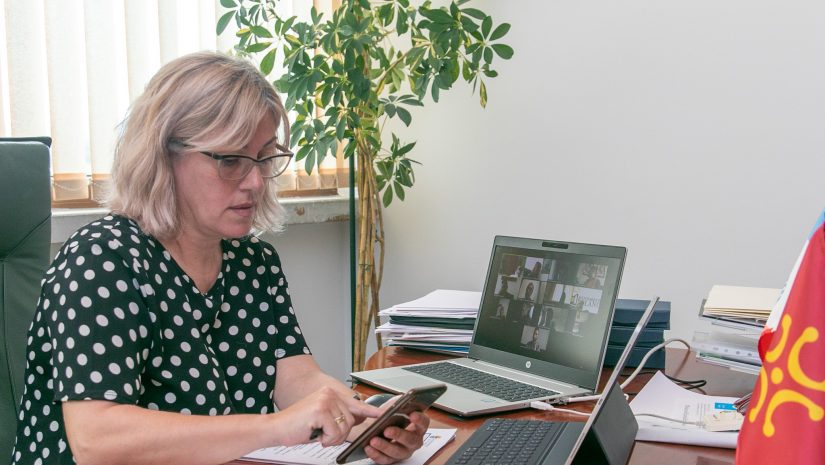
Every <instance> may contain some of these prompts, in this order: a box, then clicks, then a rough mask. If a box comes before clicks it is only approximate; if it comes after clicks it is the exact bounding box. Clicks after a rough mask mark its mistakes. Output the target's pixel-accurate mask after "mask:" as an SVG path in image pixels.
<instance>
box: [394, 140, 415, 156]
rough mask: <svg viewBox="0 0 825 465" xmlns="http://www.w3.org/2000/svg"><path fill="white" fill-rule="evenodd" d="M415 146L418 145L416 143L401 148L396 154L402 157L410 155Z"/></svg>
mask: <svg viewBox="0 0 825 465" xmlns="http://www.w3.org/2000/svg"><path fill="white" fill-rule="evenodd" d="M415 144H416V142H410V143H409V144H407V145H405V146H403V147H401V148H400V149H398V151H397V152H395V153H396V155H398V156H401V155H405V154H407V153H409V151H410V150H412V149H413V147H415Z"/></svg>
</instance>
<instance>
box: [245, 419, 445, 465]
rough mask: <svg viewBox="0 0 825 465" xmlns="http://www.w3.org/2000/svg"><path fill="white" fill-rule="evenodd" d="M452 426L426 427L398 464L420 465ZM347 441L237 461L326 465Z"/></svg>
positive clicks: (361, 464) (274, 450)
mask: <svg viewBox="0 0 825 465" xmlns="http://www.w3.org/2000/svg"><path fill="white" fill-rule="evenodd" d="M455 431H456V430H455V429H435V428H430V429H429V430H427V432H426V433H425V434H424V445H423V446H422V447H421V449H418V450H417V451H415V453H413V455H412V457H410V458H408V459H407V460H404V461H403V462H398V463H399V465H401V464H403V465H424V463H425V462H426V461H427V460H429V459H430V457H432V456H433V455H435V453H436V452H438V450H439V449H441V448H442V447H444V446H445V445H446V444H447V443H448V442H450V441H452V440H453V438H455ZM348 445H349V443H348V442H345V443H344V444H341V445H338V446H332V447H322V446H321V444H319V443H317V442H311V443H309V444H299V445H297V446H292V447H284V446H281V447H267V448H265V449H258V450H256V451H254V452H250V453H249V454H247V455H245V456H244V457H242V458H241V460H246V461H251V462H263V463H272V462H275V463H284V464H295V465H330V464H334V463H335V457H337V456H338V454H340V453H341V452H342V451H343V450H344V449H346V447H347V446H348ZM349 463H350V464H352V465H373V464H375V462H373V461H372V460H370V459H364V460H358V461H355V462H349Z"/></svg>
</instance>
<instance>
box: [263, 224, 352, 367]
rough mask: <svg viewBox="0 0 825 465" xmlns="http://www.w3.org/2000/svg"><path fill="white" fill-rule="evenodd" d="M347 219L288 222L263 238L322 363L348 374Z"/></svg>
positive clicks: (350, 354)
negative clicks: (275, 255)
mask: <svg viewBox="0 0 825 465" xmlns="http://www.w3.org/2000/svg"><path fill="white" fill-rule="evenodd" d="M348 225H349V223H348V222H345V221H344V222H332V223H319V224H290V225H288V226H287V228H286V230H285V231H284V232H283V233H281V234H278V235H271V234H268V235H265V236H264V237H263V239H265V240H266V241H268V242H270V243H271V244H272V245H274V246H275V249H276V250H277V251H278V254H279V255H280V257H281V263H282V264H283V267H284V273H285V274H286V277H287V280H288V281H289V295H290V296H291V297H292V306H293V308H294V309H295V313H296V315H297V316H298V322H299V323H300V325H301V331H302V332H303V333H304V336H306V338H307V342H308V343H309V348H310V350H311V351H312V353H313V355H314V356H315V360H316V361H317V362H318V364H319V365H320V366H321V368H322V369H323V370H324V371H326V372H327V373H329V374H331V375H332V376H334V377H336V378H338V379H340V380H346V379H348V378H349V373H350V370H349V368H350V367H351V366H352V365H351V356H352V350H351V347H352V344H351V343H350V338H351V334H352V331H351V329H350V286H349V230H348Z"/></svg>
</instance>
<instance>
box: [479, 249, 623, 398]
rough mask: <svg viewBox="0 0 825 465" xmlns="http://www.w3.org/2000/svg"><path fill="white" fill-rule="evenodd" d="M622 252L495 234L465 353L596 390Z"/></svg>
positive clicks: (611, 317) (616, 289) (611, 318)
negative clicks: (479, 302)
mask: <svg viewBox="0 0 825 465" xmlns="http://www.w3.org/2000/svg"><path fill="white" fill-rule="evenodd" d="M626 254H627V250H626V249H625V248H624V247H615V246H606V245H595V244H580V243H575V242H563V241H549V240H541V239H525V238H516V237H507V236H496V238H495V241H494V243H493V251H492V254H491V256H490V264H489V266H488V269H487V278H486V282H485V284H484V289H483V292H482V298H481V305H480V307H479V314H478V319H477V320H476V325H475V329H474V331H473V341H472V343H471V344H470V353H469V356H470V358H474V359H479V360H483V361H486V362H490V363H494V364H497V365H502V366H505V367H508V368H513V369H516V370H521V371H525V372H529V373H531V374H535V375H538V376H542V377H547V378H553V379H557V380H560V381H563V382H566V383H569V384H573V385H576V386H581V387H583V388H585V389H588V390H590V391H595V389H596V386H597V383H598V380H599V374H600V373H601V367H602V363H603V361H604V355H605V346H606V344H607V338H608V333H609V330H610V323H611V321H612V320H613V307H614V304H615V300H616V294H617V291H618V288H619V281H620V279H621V274H622V269H623V267H624V260H625V256H626Z"/></svg>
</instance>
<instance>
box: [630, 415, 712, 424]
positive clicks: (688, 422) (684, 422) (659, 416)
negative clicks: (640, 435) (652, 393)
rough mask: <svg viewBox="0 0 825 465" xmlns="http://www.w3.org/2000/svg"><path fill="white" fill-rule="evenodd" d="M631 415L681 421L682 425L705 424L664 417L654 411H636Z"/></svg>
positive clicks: (675, 421)
mask: <svg viewBox="0 0 825 465" xmlns="http://www.w3.org/2000/svg"><path fill="white" fill-rule="evenodd" d="M633 416H636V417H653V418H661V419H662V420H667V421H672V422H674V423H681V424H683V425H693V426H702V427H704V426H705V423H704V422H701V421H684V420H678V419H676V418H670V417H664V416H662V415H656V414H655V413H636V414H634V415H633Z"/></svg>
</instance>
